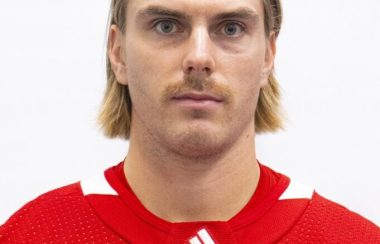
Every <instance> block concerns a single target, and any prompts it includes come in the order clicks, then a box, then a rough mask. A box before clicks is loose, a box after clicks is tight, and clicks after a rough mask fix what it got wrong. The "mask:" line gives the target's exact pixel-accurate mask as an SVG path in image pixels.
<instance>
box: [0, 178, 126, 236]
mask: <svg viewBox="0 0 380 244" xmlns="http://www.w3.org/2000/svg"><path fill="white" fill-rule="evenodd" d="M112 237H113V238H115V240H119V241H121V240H120V238H118V237H117V236H115V235H114V234H113V233H110V231H109V230H108V229H107V228H106V227H105V226H104V224H102V222H101V221H100V220H99V219H98V218H97V217H96V215H95V214H94V212H93V210H92V209H91V207H90V206H89V204H88V202H87V200H86V198H85V197H84V195H83V192H82V189H81V186H80V183H79V182H78V183H74V184H70V185H67V186H64V187H60V188H57V189H55V190H52V191H49V192H47V193H45V194H42V195H41V196H39V197H37V198H36V199H34V200H32V201H30V202H29V203H27V204H26V205H24V206H23V207H22V208H21V209H19V210H18V211H17V212H16V213H14V214H13V215H12V216H11V217H10V218H9V219H8V221H7V222H5V223H4V224H3V225H2V226H0V243H48V242H51V241H54V243H56V242H57V241H58V242H59V241H62V242H67V241H70V240H71V241H74V240H75V242H83V243H86V242H92V243H102V240H104V241H105V242H107V241H110V240H112ZM105 242H103V243H105Z"/></svg>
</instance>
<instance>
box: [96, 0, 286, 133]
mask: <svg viewBox="0 0 380 244" xmlns="http://www.w3.org/2000/svg"><path fill="white" fill-rule="evenodd" d="M127 3H128V0H112V3H111V11H110V19H109V26H111V25H116V26H118V27H119V29H120V30H121V32H122V33H124V32H125V24H126V8H127ZM263 3H264V26H265V34H266V36H267V37H269V36H270V34H271V33H272V32H274V33H275V37H276V38H277V37H278V34H279V32H280V29H281V22H282V9H281V3H280V0H263ZM108 45H109V43H108ZM106 59H107V87H106V91H105V94H104V98H103V103H102V107H101V110H100V113H99V117H98V122H99V124H100V126H101V128H102V129H103V131H104V134H105V135H106V136H107V137H110V138H113V137H122V138H125V139H128V138H129V133H130V125H131V109H132V101H131V98H130V95H129V90H128V86H125V85H121V84H120V83H119V82H117V80H116V76H115V74H114V72H113V71H112V68H111V64H110V60H109V58H108V55H107V57H106ZM279 129H283V115H282V111H281V104H280V87H279V83H278V81H277V79H276V78H275V76H274V72H273V70H272V72H271V73H270V75H269V78H268V84H267V85H266V86H264V87H263V88H261V90H260V94H259V99H258V103H257V108H256V111H255V131H256V133H266V132H275V131H277V130H279Z"/></svg>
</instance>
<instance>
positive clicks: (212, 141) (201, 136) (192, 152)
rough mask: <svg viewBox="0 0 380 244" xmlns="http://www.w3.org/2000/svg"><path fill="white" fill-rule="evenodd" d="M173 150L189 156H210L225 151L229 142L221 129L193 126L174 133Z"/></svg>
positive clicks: (171, 147) (171, 141)
mask: <svg viewBox="0 0 380 244" xmlns="http://www.w3.org/2000/svg"><path fill="white" fill-rule="evenodd" d="M169 144H170V149H171V151H174V152H175V153H177V154H179V155H181V156H184V157H187V158H208V157H211V156H214V155H216V154H219V153H220V152H222V151H224V148H225V147H226V145H227V144H228V143H227V142H226V138H224V137H223V135H222V133H220V131H211V130H209V129H208V130H207V129H205V128H196V127H194V128H192V129H188V130H186V131H182V132H180V133H175V135H172V139H171V140H170V142H169Z"/></svg>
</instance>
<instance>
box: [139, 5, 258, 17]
mask: <svg viewBox="0 0 380 244" xmlns="http://www.w3.org/2000/svg"><path fill="white" fill-rule="evenodd" d="M155 15H159V16H168V17H173V18H177V19H186V20H189V19H191V16H190V15H188V14H185V13H182V12H180V11H177V10H172V9H168V8H165V7H162V6H156V5H153V6H149V7H147V8H145V9H142V10H140V11H138V12H137V18H143V17H147V16H155ZM212 19H214V20H221V19H253V20H256V19H258V14H257V13H256V12H255V11H254V10H252V9H250V8H247V7H241V8H237V9H234V10H231V11H226V12H222V13H218V14H216V15H215V16H213V17H212Z"/></svg>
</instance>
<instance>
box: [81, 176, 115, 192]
mask: <svg viewBox="0 0 380 244" xmlns="http://www.w3.org/2000/svg"><path fill="white" fill-rule="evenodd" d="M80 185H81V188H82V191H83V195H90V194H102V195H115V196H117V195H118V194H117V193H116V191H115V190H114V189H113V188H112V187H111V186H110V185H109V184H108V181H107V180H106V178H105V176H104V173H102V174H99V175H97V176H95V177H91V178H89V179H86V180H82V181H81V182H80Z"/></svg>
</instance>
